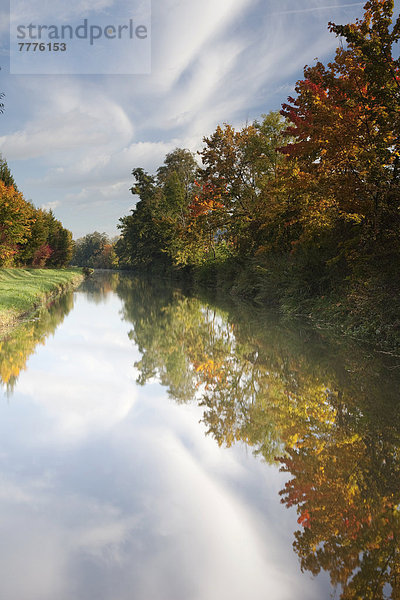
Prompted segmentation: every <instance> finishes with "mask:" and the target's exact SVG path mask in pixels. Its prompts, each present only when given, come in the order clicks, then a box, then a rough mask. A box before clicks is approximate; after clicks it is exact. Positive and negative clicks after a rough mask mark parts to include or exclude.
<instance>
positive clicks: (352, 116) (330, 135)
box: [282, 0, 400, 264]
mask: <svg viewBox="0 0 400 600" xmlns="http://www.w3.org/2000/svg"><path fill="white" fill-rule="evenodd" d="M392 15H393V1H391V0H371V1H370V2H367V3H366V4H365V12H364V16H363V18H362V19H358V20H357V21H356V22H355V23H353V24H349V25H345V26H340V25H335V24H333V23H331V24H330V30H331V31H332V32H333V33H336V34H337V35H338V36H341V37H342V38H344V41H345V45H343V46H340V47H339V48H338V49H337V51H336V56H335V59H334V60H333V61H332V62H331V63H328V65H327V66H324V65H323V64H322V63H321V62H318V63H317V64H316V65H315V66H312V67H306V68H305V70H304V79H303V80H301V81H298V82H297V85H296V88H295V89H296V94H297V95H296V97H293V98H289V103H288V104H285V105H283V109H282V114H283V115H284V116H285V117H286V118H287V119H288V120H289V121H290V122H291V123H292V125H291V126H290V127H289V128H288V130H287V133H288V134H289V135H290V136H292V137H293V138H294V141H293V142H292V143H289V144H287V145H286V147H284V149H283V151H284V152H285V153H286V154H287V155H288V156H290V157H291V158H292V159H293V160H295V161H296V164H297V165H298V169H299V170H298V176H297V178H296V179H295V180H294V185H295V186H296V187H297V189H298V190H299V191H300V192H302V197H303V204H302V214H301V222H302V225H303V234H302V237H301V241H303V242H306V241H307V240H311V241H312V243H313V244H315V245H317V244H319V245H321V243H322V244H325V246H326V244H330V249H329V251H328V252H327V254H326V259H327V260H329V261H330V262H331V264H334V263H337V262H338V261H340V260H342V261H343V260H351V259H352V256H354V252H355V251H356V252H357V253H358V254H361V253H362V252H365V251H366V249H367V250H368V249H369V252H370V253H371V252H372V253H376V252H378V253H381V252H382V246H383V247H384V248H386V250H388V249H389V251H390V252H392V251H395V252H398V242H397V233H396V232H397V230H398V226H399V197H400V194H399V191H400V188H399V183H400V179H399V177H400V171H399V166H400V165H399V160H400V158H399V152H400V146H399V144H400V141H399V140H400V135H399V134H400V129H399V125H400V121H399V118H400V117H399V114H400V111H399V101H400V83H399V81H400V79H399V76H400V71H399V64H400V63H399V59H398V58H396V50H395V45H396V43H397V42H398V40H399V36H400V21H399V18H398V19H397V21H396V22H395V23H394V24H393V25H392ZM324 239H325V240H326V239H330V242H327V241H325V242H324ZM321 240H322V242H321ZM335 240H336V243H335ZM383 252H385V250H383ZM381 256H382V254H381Z"/></svg>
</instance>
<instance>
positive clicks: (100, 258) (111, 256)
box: [71, 231, 118, 269]
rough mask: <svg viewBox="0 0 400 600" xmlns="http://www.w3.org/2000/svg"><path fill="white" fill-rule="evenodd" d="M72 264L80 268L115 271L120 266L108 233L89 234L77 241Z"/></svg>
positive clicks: (96, 232)
mask: <svg viewBox="0 0 400 600" xmlns="http://www.w3.org/2000/svg"><path fill="white" fill-rule="evenodd" d="M71 262H72V264H73V265H76V266H78V267H91V268H95V269H114V268H116V267H117V266H118V261H117V256H116V254H115V249H114V242H113V240H111V239H110V238H109V237H108V235H107V234H106V233H99V232H98V231H95V232H93V233H88V234H87V235H85V236H84V237H82V238H79V239H77V240H76V242H75V244H74V253H73V256H72V261H71Z"/></svg>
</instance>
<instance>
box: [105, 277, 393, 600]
mask: <svg viewBox="0 0 400 600" xmlns="http://www.w3.org/2000/svg"><path fill="white" fill-rule="evenodd" d="M116 291H117V293H118V295H119V296H120V297H121V299H122V300H123V302H124V313H123V317H124V319H125V320H127V321H129V322H131V323H132V325H133V327H132V330H131V332H130V334H129V335H130V338H131V339H132V341H133V342H134V343H135V344H136V345H137V346H138V348H139V350H140V353H141V359H140V361H139V362H137V363H136V364H135V366H136V368H137V369H138V371H139V376H138V383H139V384H141V385H144V384H146V383H147V382H149V381H150V380H151V379H153V378H157V379H158V380H159V381H160V382H161V383H162V384H163V385H164V386H166V387H167V389H168V393H169V395H170V396H171V397H172V398H174V399H175V400H176V401H178V402H181V403H183V402H197V403H198V404H199V405H200V406H202V407H203V411H204V413H203V422H204V423H205V425H206V427H207V433H208V434H209V435H212V436H213V437H214V438H215V440H216V442H217V443H218V444H219V445H226V446H230V445H232V444H234V443H236V442H244V443H245V444H247V445H248V446H250V447H251V448H252V449H253V451H254V452H255V453H256V454H258V455H259V456H260V457H262V458H263V459H264V460H265V461H267V462H268V463H277V464H278V465H279V466H280V469H281V470H282V471H284V472H287V473H288V482H287V483H286V485H285V487H284V489H283V490H282V491H281V501H282V503H284V504H285V505H286V506H287V507H291V506H294V507H296V509H297V513H298V525H299V528H298V530H297V531H296V532H295V541H294V549H295V551H296V553H297V554H298V556H299V559H300V564H301V568H302V570H304V571H309V572H311V573H313V574H318V573H319V572H320V571H321V570H325V571H327V572H329V574H330V577H331V582H332V585H333V586H334V588H336V591H337V594H338V595H340V598H342V599H350V598H351V599H354V598H362V599H364V600H366V599H373V598H374V599H383V598H388V597H392V598H398V597H399V594H400V579H399V578H400V562H399V556H400V555H399V543H398V540H399V534H400V453H399V443H400V403H399V390H400V366H399V365H398V362H399V359H397V361H396V360H393V359H390V358H389V357H382V356H381V355H377V354H376V353H374V352H372V351H368V350H362V349H360V348H359V347H358V346H357V345H356V344H355V343H346V344H345V343H339V342H338V341H331V340H329V339H328V338H326V337H324V334H319V333H318V332H315V331H311V330H310V329H309V328H307V327H306V326H304V325H302V324H299V325H298V326H297V327H296V326H291V327H289V326H288V325H284V324H282V323H280V322H279V321H278V319H277V317H276V316H274V315H272V314H270V313H262V312H257V313H256V312H254V311H253V310H251V311H250V310H249V307H246V306H241V305H238V304H234V303H232V302H229V301H228V300H227V299H226V298H225V300H224V302H220V301H218V299H214V300H213V301H211V302H210V301H207V298H202V299H201V300H199V299H197V298H193V297H188V296H185V295H183V294H182V293H181V292H180V291H179V290H177V289H173V288H172V287H170V286H168V285H165V284H163V283H161V282H152V283H150V282H147V281H145V280H143V279H135V278H129V277H121V278H120V279H119V281H118V282H117V286H116Z"/></svg>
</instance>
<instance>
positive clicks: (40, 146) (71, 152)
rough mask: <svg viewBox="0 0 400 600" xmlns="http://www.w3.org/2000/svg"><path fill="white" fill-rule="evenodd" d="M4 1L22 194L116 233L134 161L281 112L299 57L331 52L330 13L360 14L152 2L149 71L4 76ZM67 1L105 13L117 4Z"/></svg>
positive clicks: (0, 129)
mask: <svg viewBox="0 0 400 600" xmlns="http://www.w3.org/2000/svg"><path fill="white" fill-rule="evenodd" d="M1 2H2V4H1V7H2V8H1V14H0V23H1V25H0V36H1V37H0V40H1V48H0V52H1V56H0V65H1V67H2V70H1V72H0V79H1V83H0V89H1V90H2V91H4V92H5V94H6V99H5V103H6V112H5V114H4V115H2V116H1V117H0V152H2V154H3V156H4V157H5V158H6V159H7V161H8V163H9V165H10V167H11V170H12V172H13V174H14V177H15V179H16V181H17V184H18V186H19V188H20V189H21V191H22V192H23V193H24V195H25V197H26V198H27V199H29V200H32V201H33V203H34V204H35V205H36V206H43V207H45V208H52V209H53V211H54V213H55V215H56V217H57V218H59V219H60V220H61V221H62V222H63V224H64V226H65V227H67V228H69V229H71V231H72V232H73V234H74V237H75V238H76V237H79V236H81V235H84V234H85V233H89V232H92V231H94V230H98V231H105V232H107V233H109V234H111V235H115V234H116V233H117V228H116V225H117V223H118V219H119V217H121V216H123V215H125V214H128V212H129V210H130V209H131V208H132V207H133V206H134V203H135V200H136V198H135V197H134V196H132V195H131V193H130V192H129V187H130V186H131V185H132V176H131V171H132V169H133V168H135V167H138V166H141V167H143V168H145V169H147V170H149V171H154V170H155V169H156V168H157V166H159V165H160V164H161V163H162V162H163V158H164V155H165V154H166V153H167V152H169V151H171V150H173V149H174V148H176V147H186V148H189V149H190V150H192V151H196V150H199V149H200V148H201V145H202V138H203V136H204V135H209V134H210V133H211V132H212V131H213V130H214V129H215V127H216V125H217V124H218V123H224V122H229V123H233V124H234V125H235V126H237V127H240V126H242V125H243V124H245V123H246V121H251V120H253V119H255V118H257V117H259V116H260V115H261V114H262V113H265V112H268V111H269V110H277V109H279V108H280V105H281V103H282V102H284V101H285V100H286V98H287V96H288V95H289V94H290V93H291V92H292V90H293V86H294V84H295V82H296V80H297V79H299V78H300V77H301V75H302V70H303V67H304V65H305V64H312V63H313V62H314V60H315V58H317V57H318V58H319V59H320V60H322V61H327V60H329V58H331V57H332V56H333V53H334V49H335V47H336V46H337V44H338V40H337V39H336V38H335V36H333V35H332V34H330V33H329V32H328V30H327V23H328V21H334V22H336V23H341V24H343V23H348V22H352V21H354V19H355V18H356V17H357V16H361V14H362V12H363V11H362V7H363V2H352V1H351V0H350V1H348V2H345V1H343V0H336V1H335V0H153V1H152V30H151V46H152V47H151V50H152V70H151V74H150V75H71V76H67V75H10V74H9V7H8V2H5V1H4V0H1ZM131 3H132V2H131ZM64 4H65V3H64ZM69 4H72V5H73V8H74V11H75V12H76V14H80V13H82V14H84V11H85V7H86V8H87V5H88V4H89V5H90V6H91V7H92V8H93V7H94V6H95V7H96V10H98V11H99V12H100V13H101V11H107V12H108V14H109V15H112V14H113V10H114V7H115V6H117V5H118V4H119V2H118V1H117V0H90V1H89V0H73V1H72V2H71V3H69ZM127 4H130V3H129V2H128V3H127ZM132 4H133V3H132ZM126 59H127V60H128V57H127V58H126ZM120 60H122V61H123V60H124V58H123V57H121V58H120Z"/></svg>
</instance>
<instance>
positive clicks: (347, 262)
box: [116, 0, 400, 337]
mask: <svg viewBox="0 0 400 600" xmlns="http://www.w3.org/2000/svg"><path fill="white" fill-rule="evenodd" d="M329 28H330V30H331V32H333V33H334V34H336V35H337V36H340V37H341V39H342V44H341V45H340V47H339V48H338V49H337V50H336V55H335V57H334V59H333V60H332V62H330V63H329V64H328V65H327V66H324V65H323V64H322V63H321V62H317V63H316V64H315V65H314V66H311V67H308V66H307V67H305V69H304V78H303V79H302V80H300V81H298V82H297V84H296V87H295V92H296V93H295V96H294V97H290V98H289V99H288V102H287V103H286V104H284V105H283V107H282V109H281V111H280V113H278V112H275V113H270V114H268V115H263V116H262V118H261V120H258V121H255V122H254V123H252V124H250V125H246V126H245V127H243V128H242V129H240V130H235V129H234V128H233V127H232V126H231V125H229V124H225V125H224V126H222V127H221V126H218V127H217V129H216V131H215V132H214V133H213V134H212V135H210V136H209V137H206V138H204V147H203V150H202V151H201V152H200V153H199V154H200V157H201V163H202V164H201V166H200V167H199V166H198V165H197V163H196V161H195V158H194V156H193V155H192V154H191V153H190V152H188V151H187V150H182V149H177V150H175V151H174V152H171V153H170V154H168V155H167V156H166V158H165V162H164V164H163V165H162V166H161V167H160V168H159V169H158V171H157V173H156V174H155V175H151V174H148V173H146V172H145V171H144V170H143V169H141V168H135V169H134V170H133V175H134V177H135V183H134V185H133V187H132V190H131V191H132V193H133V194H137V195H138V196H139V201H138V202H137V204H136V207H135V209H134V210H133V211H132V214H130V215H128V216H126V217H123V218H122V219H121V224H120V229H121V234H122V235H121V239H120V240H119V242H117V244H116V252H117V255H118V258H119V263H120V265H121V266H126V267H129V268H146V269H148V268H149V267H152V268H154V267H155V266H156V267H157V269H158V270H161V271H162V270H164V271H165V270H167V269H171V267H172V268H175V269H181V270H184V271H185V272H187V271H189V272H191V273H192V275H193V273H194V276H195V278H197V279H198V280H200V281H203V282H205V283H207V284H210V283H219V284H221V285H226V286H227V287H231V288H233V289H234V290H235V291H236V292H238V293H242V294H247V295H249V296H251V297H252V298H255V299H256V300H259V301H261V302H265V301H268V302H275V303H277V304H279V305H280V306H281V307H282V308H283V309H284V310H286V311H296V310H299V307H301V308H302V309H304V311H307V313H312V312H313V311H314V312H315V309H316V308H317V313H318V314H319V315H322V314H323V313H324V311H325V312H326V313H327V315H328V317H329V316H332V315H333V316H335V318H337V319H339V320H343V319H350V322H351V327H352V329H353V330H354V331H357V332H362V331H363V329H365V328H366V329H368V328H369V329H370V330H368V331H367V333H371V334H372V333H373V334H374V335H375V334H376V333H379V334H381V335H382V336H383V337H385V336H389V337H390V335H392V333H393V331H394V329H396V328H397V330H398V329H399V327H400V322H399V320H398V318H397V314H398V307H396V305H395V303H394V302H388V298H390V297H391V298H393V297H396V296H397V295H398V291H399V289H400V285H399V284H400V282H399V272H398V264H399V259H400V239H399V224H400V110H399V109H400V59H399V58H396V56H397V54H398V51H397V49H396V44H397V43H398V40H399V38H400V17H399V18H397V20H395V19H393V1H391V0H371V1H369V2H367V3H366V4H365V7H364V15H363V18H362V19H360V20H357V21H356V23H353V24H349V25H345V26H341V25H335V24H333V23H330V25H329ZM366 319H367V320H368V323H369V324H370V325H366ZM385 328H386V329H385ZM389 330H390V332H389ZM395 334H396V332H395Z"/></svg>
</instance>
